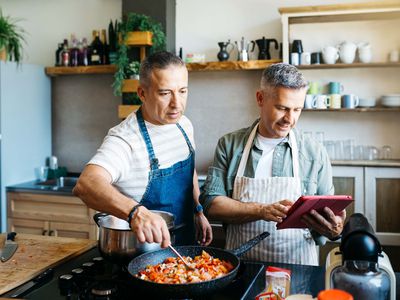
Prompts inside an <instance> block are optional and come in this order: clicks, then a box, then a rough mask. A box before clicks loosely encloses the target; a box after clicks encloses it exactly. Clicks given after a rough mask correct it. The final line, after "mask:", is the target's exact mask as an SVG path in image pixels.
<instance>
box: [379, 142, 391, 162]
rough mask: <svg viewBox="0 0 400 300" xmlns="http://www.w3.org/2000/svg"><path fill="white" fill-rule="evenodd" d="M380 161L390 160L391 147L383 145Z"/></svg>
mask: <svg viewBox="0 0 400 300" xmlns="http://www.w3.org/2000/svg"><path fill="white" fill-rule="evenodd" d="M380 152H381V159H391V158H392V147H390V146H388V145H385V146H383V147H382V148H381V151H380Z"/></svg>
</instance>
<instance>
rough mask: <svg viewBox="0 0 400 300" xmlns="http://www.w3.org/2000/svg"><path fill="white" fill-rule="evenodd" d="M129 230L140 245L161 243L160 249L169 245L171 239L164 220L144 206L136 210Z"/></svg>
mask: <svg viewBox="0 0 400 300" xmlns="http://www.w3.org/2000/svg"><path fill="white" fill-rule="evenodd" d="M131 228H132V231H133V232H134V233H135V235H136V237H137V239H138V241H139V242H141V243H144V242H147V243H161V247H162V248H166V247H168V246H169V245H170V244H171V237H170V234H169V230H168V226H167V223H166V222H165V220H164V219H163V218H162V217H161V216H160V215H157V214H155V213H152V212H151V211H150V210H148V209H147V208H146V207H144V206H140V207H138V209H137V210H136V212H135V215H134V216H133V218H132V222H131Z"/></svg>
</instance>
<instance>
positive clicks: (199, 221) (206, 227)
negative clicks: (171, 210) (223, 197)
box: [194, 213, 213, 246]
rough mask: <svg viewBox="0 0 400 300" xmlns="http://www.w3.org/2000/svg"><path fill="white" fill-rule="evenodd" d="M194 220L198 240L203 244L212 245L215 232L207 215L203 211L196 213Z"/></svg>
mask: <svg viewBox="0 0 400 300" xmlns="http://www.w3.org/2000/svg"><path fill="white" fill-rule="evenodd" d="M194 222H195V226H196V240H197V241H198V242H199V244H200V245H201V246H208V245H210V243H211V242H212V239H213V233H212V228H211V225H210V223H209V222H208V220H207V218H206V216H205V215H204V214H203V213H196V214H195V217H194Z"/></svg>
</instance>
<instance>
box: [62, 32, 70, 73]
mask: <svg viewBox="0 0 400 300" xmlns="http://www.w3.org/2000/svg"><path fill="white" fill-rule="evenodd" d="M69 64H70V56H69V49H68V40H67V39H64V44H63V50H62V51H61V65H62V66H63V67H68V66H69Z"/></svg>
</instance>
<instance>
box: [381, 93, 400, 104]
mask: <svg viewBox="0 0 400 300" xmlns="http://www.w3.org/2000/svg"><path fill="white" fill-rule="evenodd" d="M381 104H382V105H383V106H388V107H399V106H400V94H390V95H383V96H382V99H381Z"/></svg>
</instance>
